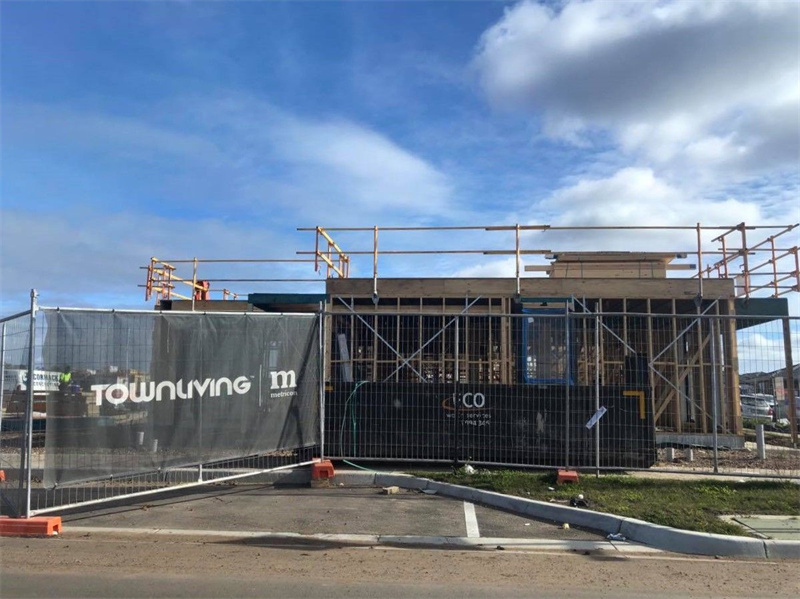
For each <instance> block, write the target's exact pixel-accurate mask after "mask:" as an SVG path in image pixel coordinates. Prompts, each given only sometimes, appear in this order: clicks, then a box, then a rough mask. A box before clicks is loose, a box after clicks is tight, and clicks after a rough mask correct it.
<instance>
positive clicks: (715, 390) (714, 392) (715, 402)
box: [709, 318, 719, 474]
mask: <svg viewBox="0 0 800 599" xmlns="http://www.w3.org/2000/svg"><path fill="white" fill-rule="evenodd" d="M709 328H710V330H711V428H712V437H713V440H714V474H717V473H718V472H719V439H718V428H719V427H718V425H717V419H718V415H717V412H718V411H719V377H718V376H717V343H719V339H718V338H717V327H716V321H715V320H714V319H713V318H712V319H711V320H710V322H709Z"/></svg>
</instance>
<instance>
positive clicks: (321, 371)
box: [317, 303, 325, 460]
mask: <svg viewBox="0 0 800 599" xmlns="http://www.w3.org/2000/svg"><path fill="white" fill-rule="evenodd" d="M324 325H325V312H324V309H323V304H322V303H320V306H319V327H318V328H319V331H318V333H319V334H318V337H317V341H318V349H319V351H318V357H319V365H318V368H317V377H318V378H319V382H318V387H317V393H318V394H319V458H320V459H321V460H324V459H325V344H324V341H323V340H324V338H325V335H324V331H323V327H324Z"/></svg>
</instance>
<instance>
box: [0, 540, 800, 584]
mask: <svg viewBox="0 0 800 599" xmlns="http://www.w3.org/2000/svg"><path fill="white" fill-rule="evenodd" d="M0 550H2V568H0V574H2V576H0V580H2V582H0V595H2V597H4V598H12V597H68V598H71V597H109V598H113V599H116V598H120V599H123V598H134V597H191V598H193V599H200V598H202V597H268V598H273V597H307V598H316V597H380V598H387V599H388V598H393V597H398V598H399V597H436V598H439V597H441V598H459V599H464V598H470V597H540V598H547V597H578V598H583V597H601V598H609V597H619V598H623V599H626V598H629V597H630V598H632V597H637V598H638V597H643V596H647V597H648V599H662V598H663V599H666V598H670V599H672V598H676V597H687V596H690V597H695V598H702V597H713V598H717V597H749V598H757V597H773V598H774V597H779V598H780V597H792V598H794V597H797V596H800V582H798V577H797V563H792V562H783V563H775V562H767V561H763V560H761V561H749V562H748V561H739V560H724V559H720V560H715V559H696V558H683V557H680V558H675V557H670V556H666V555H663V554H662V555H658V556H652V555H650V556H615V555H608V554H591V553H590V554H588V555H584V554H571V553H541V552H535V553H531V552H521V551H499V550H492V551H486V550H480V551H478V550H474V551H452V550H450V551H444V550H433V549H395V548H386V547H370V548H366V547H364V548H353V547H335V546H330V545H319V546H316V547H315V546H309V545H299V546H296V547H285V546H283V547H271V546H265V545H261V544H251V543H246V542H238V541H215V542H205V541H199V540H197V539H192V538H188V537H187V538H172V537H170V538H169V539H168V540H165V539H164V538H160V539H140V538H138V537H132V536H130V535H128V536H125V535H121V536H118V537H115V536H108V535H95V534H89V535H87V536H80V537H70V535H69V533H66V534H65V535H64V536H63V537H62V538H58V539H8V538H6V539H2V540H0Z"/></svg>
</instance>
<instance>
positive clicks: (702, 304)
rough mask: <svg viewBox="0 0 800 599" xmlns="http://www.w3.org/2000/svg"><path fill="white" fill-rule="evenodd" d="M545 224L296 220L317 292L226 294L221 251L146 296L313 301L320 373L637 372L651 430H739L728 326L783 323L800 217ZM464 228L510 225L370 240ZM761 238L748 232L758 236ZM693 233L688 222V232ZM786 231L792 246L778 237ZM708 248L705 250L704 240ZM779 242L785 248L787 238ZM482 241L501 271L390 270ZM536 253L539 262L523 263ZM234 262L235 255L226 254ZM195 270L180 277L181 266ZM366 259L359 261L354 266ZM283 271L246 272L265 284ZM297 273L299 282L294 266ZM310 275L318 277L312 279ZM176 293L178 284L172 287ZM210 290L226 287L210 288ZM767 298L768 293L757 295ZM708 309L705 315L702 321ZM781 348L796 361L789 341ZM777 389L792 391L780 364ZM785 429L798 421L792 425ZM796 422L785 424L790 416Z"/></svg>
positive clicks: (207, 306)
mask: <svg viewBox="0 0 800 599" xmlns="http://www.w3.org/2000/svg"><path fill="white" fill-rule="evenodd" d="M797 226H798V225H789V226H781V227H755V226H748V225H745V224H744V223H741V224H739V225H736V226H732V227H701V226H700V225H697V227H618V228H614V227H551V226H548V225H535V226H530V225H529V226H523V225H511V226H502V227H451V228H432V227H431V228H413V227H408V228H381V229H378V228H377V227H374V228H365V229H358V228H347V229H335V228H330V229H324V228H322V227H314V228H310V229H300V230H301V231H308V232H309V233H313V235H314V239H315V247H314V249H313V250H306V251H300V252H298V255H299V258H293V259H288V260H280V259H278V260H271V259H270V260H249V261H246V262H249V263H252V264H255V265H257V264H260V265H262V266H263V265H267V266H269V264H270V263H272V262H284V263H285V262H288V261H290V262H308V263H309V264H311V263H313V265H314V268H315V270H317V271H324V272H325V275H326V276H325V279H324V285H325V288H324V292H320V293H315V294H309V293H250V294H247V299H246V300H245V299H244V297H245V294H243V293H242V294H235V293H232V292H231V291H229V290H228V289H217V286H218V285H219V284H220V283H227V281H228V280H226V279H223V278H218V279H214V278H212V277H208V278H207V277H206V276H205V275H204V274H203V272H201V270H202V269H207V267H208V266H209V265H210V264H211V263H220V262H223V263H224V262H225V261H220V260H202V259H196V258H194V259H186V260H182V261H169V260H166V261H162V260H158V259H156V258H153V259H152V260H151V262H150V264H149V265H148V267H147V281H146V284H145V287H146V293H147V297H148V298H150V297H152V296H155V297H156V298H157V299H158V301H159V304H158V305H159V307H161V308H162V309H172V310H189V309H194V310H266V311H275V312H279V311H286V312H289V311H291V312H297V311H319V310H320V309H321V308H324V312H325V318H326V326H325V328H324V330H325V340H324V346H325V379H326V381H328V382H330V383H337V382H343V383H349V382H352V381H368V382H375V383H379V382H393V383H419V384H423V383H424V384H436V383H454V382H457V383H474V384H479V385H564V386H577V387H580V386H584V387H591V386H594V385H602V386H603V387H613V386H625V385H638V386H642V387H644V388H647V389H648V390H649V393H648V403H649V406H648V407H649V410H650V411H651V413H652V415H653V421H654V423H655V426H656V428H657V429H658V430H660V431H667V432H673V433H678V434H684V435H686V434H700V435H702V434H708V433H711V432H712V431H713V428H714V427H713V423H714V422H715V421H716V422H717V424H718V426H717V430H719V431H722V432H729V433H732V434H739V433H741V430H742V415H741V411H740V401H739V384H740V382H739V372H740V368H739V363H738V361H739V356H738V353H737V341H736V340H737V329H742V328H745V327H749V326H752V325H754V324H758V323H763V322H768V321H775V320H782V321H783V323H784V328H783V333H784V338H785V340H786V343H789V342H788V336H789V329H788V327H789V324H788V318H787V317H788V304H787V300H786V298H785V296H786V295H787V294H789V293H791V292H793V291H795V292H796V291H800V275H799V271H800V268H798V247H797V246H798V243H797V239H796V227H797ZM642 230H650V231H652V232H658V231H662V232H663V231H666V230H670V231H671V232H675V231H677V232H682V234H683V235H690V236H691V237H692V238H695V237H696V245H694V247H691V248H688V249H687V248H676V250H677V251H673V252H653V251H603V252H599V251H559V250H557V249H552V248H548V249H538V248H537V249H534V248H530V247H528V246H529V245H530V243H531V239H532V234H534V233H537V234H541V235H540V236H539V237H537V238H536V240H537V241H538V242H541V239H547V237H546V235H547V234H548V233H555V232H558V234H559V235H560V236H561V239H563V238H564V237H566V236H568V235H573V236H578V235H582V234H584V233H586V232H588V231H593V232H597V231H601V232H604V233H609V232H611V233H613V234H614V235H615V237H618V238H619V239H621V240H623V241H622V243H624V239H625V236H626V235H632V234H633V233H635V232H636V231H639V232H641V231H642ZM411 231H413V232H415V233H420V232H425V231H432V232H438V234H439V235H441V234H442V233H443V232H444V233H446V232H448V231H470V232H474V233H477V232H480V233H481V234H487V235H494V234H503V235H505V236H506V237H511V236H513V240H514V241H513V244H514V245H513V247H510V248H506V249H503V248H502V247H500V248H498V247H497V246H493V247H492V249H442V250H406V249H388V250H387V249H383V248H379V244H378V237H379V233H380V234H381V235H388V234H400V235H402V234H403V233H404V232H411ZM339 232H342V233H347V234H348V235H353V234H362V235H364V236H366V237H367V238H368V239H369V240H370V241H371V244H370V245H371V247H369V246H368V247H366V248H361V249H355V250H353V251H345V250H344V249H342V248H341V247H340V245H339V244H338V243H337V242H336V241H335V240H334V238H333V236H335V235H337V233H339ZM754 232H755V233H756V234H761V235H767V237H766V238H764V239H763V240H760V241H759V242H758V243H755V244H750V245H748V240H747V237H748V235H750V236H751V237H752V235H753V233H754ZM695 233H696V235H695ZM787 239H791V240H792V241H791V242H790V243H781V242H782V241H785V240H787ZM709 240H711V241H713V243H714V244H715V249H713V250H709V249H708V246H709V244H708V241H709ZM782 246H786V247H782ZM443 254H477V255H481V256H507V257H513V261H514V263H515V273H514V275H513V276H509V277H505V278H494V277H493V278H460V277H437V278H418V277H413V278H412V277H408V278H387V277H384V276H379V264H380V265H381V269H384V268H385V263H386V262H387V261H389V260H393V259H396V258H397V257H398V256H400V257H402V256H406V257H412V256H417V255H423V256H425V255H429V256H431V258H430V259H431V260H433V259H435V258H434V256H436V255H438V256H439V257H441V255H443ZM356 260H363V261H364V262H366V263H369V262H370V261H371V263H372V264H371V266H372V269H371V270H372V276H362V277H353V276H350V271H351V261H356ZM528 261H533V262H535V263H531V264H527V263H526V262H528ZM230 262H240V263H241V262H243V261H236V260H231V261H230ZM179 267H181V268H183V269H184V270H188V269H189V268H191V269H192V271H191V275H189V274H188V273H187V274H183V275H182V276H179V275H178V268H179ZM364 270H367V272H368V269H362V270H361V271H360V272H364ZM278 280H280V279H268V278H262V279H256V278H253V279H248V281H249V282H273V281H278ZM293 280H294V281H297V282H300V280H297V279H293ZM314 280H315V281H318V279H314ZM182 287H183V288H186V289H187V291H186V292H185V293H184V294H183V295H182V294H181V293H180V291H181V288H182ZM215 290H216V291H217V292H219V291H221V292H223V296H224V297H223V298H222V299H212V298H213V297H214V293H215ZM765 296H766V297H765ZM711 317H714V318H711ZM787 347H789V350H788V351H787V353H786V357H787V364H786V366H787V368H788V369H789V370H790V371H791V369H792V367H793V365H792V363H791V360H792V355H791V347H790V345H787ZM788 384H789V387H790V388H789V389H788V390H787V397H788V398H790V400H791V398H793V397H794V394H795V390H794V389H793V388H791V387H792V384H793V383H792V378H791V377H789V383H788ZM792 424H793V427H796V423H794V421H793V422H792ZM795 430H796V428H795Z"/></svg>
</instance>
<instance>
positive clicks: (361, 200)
mask: <svg viewBox="0 0 800 599" xmlns="http://www.w3.org/2000/svg"><path fill="white" fill-rule="evenodd" d="M268 135H269V136H272V137H273V139H272V143H273V144H274V148H275V151H276V152H277V153H279V154H280V155H281V156H282V157H283V159H284V160H286V161H287V162H288V163H290V164H294V165H297V166H299V167H300V168H302V169H303V171H304V172H305V169H306V168H311V169H315V170H316V171H317V173H318V176H319V177H321V178H323V179H327V181H326V182H325V187H327V188H328V189H330V186H331V185H334V186H340V187H341V188H342V189H341V191H342V192H345V193H346V194H347V197H346V198H342V199H344V200H345V201H347V200H350V202H351V206H352V207H353V208H357V209H358V210H366V211H367V212H369V213H371V214H372V215H373V216H374V215H376V214H377V213H380V212H382V211H385V210H403V211H405V210H407V211H409V213H411V214H412V215H413V214H422V215H437V216H442V215H444V213H445V212H446V210H447V208H448V203H449V196H450V193H451V186H450V184H449V182H448V180H447V178H446V176H445V175H444V174H442V173H441V172H439V171H438V170H437V169H436V168H434V167H433V166H431V165H430V164H428V163H427V162H426V161H425V160H423V159H422V158H420V157H418V156H416V155H414V154H412V153H411V152H408V151H407V150H405V149H403V148H401V147H400V146H399V145H397V144H396V143H394V142H393V141H391V140H390V139H388V138H387V137H385V136H384V135H381V134H379V133H377V132H375V131H372V130H369V129H366V128H364V127H362V126H359V125H356V124H354V123H351V122H347V121H342V120H333V121H327V122H310V121H300V120H297V119H287V120H285V121H284V122H283V123H281V124H279V126H278V128H277V130H276V131H272V132H270V133H268Z"/></svg>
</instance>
